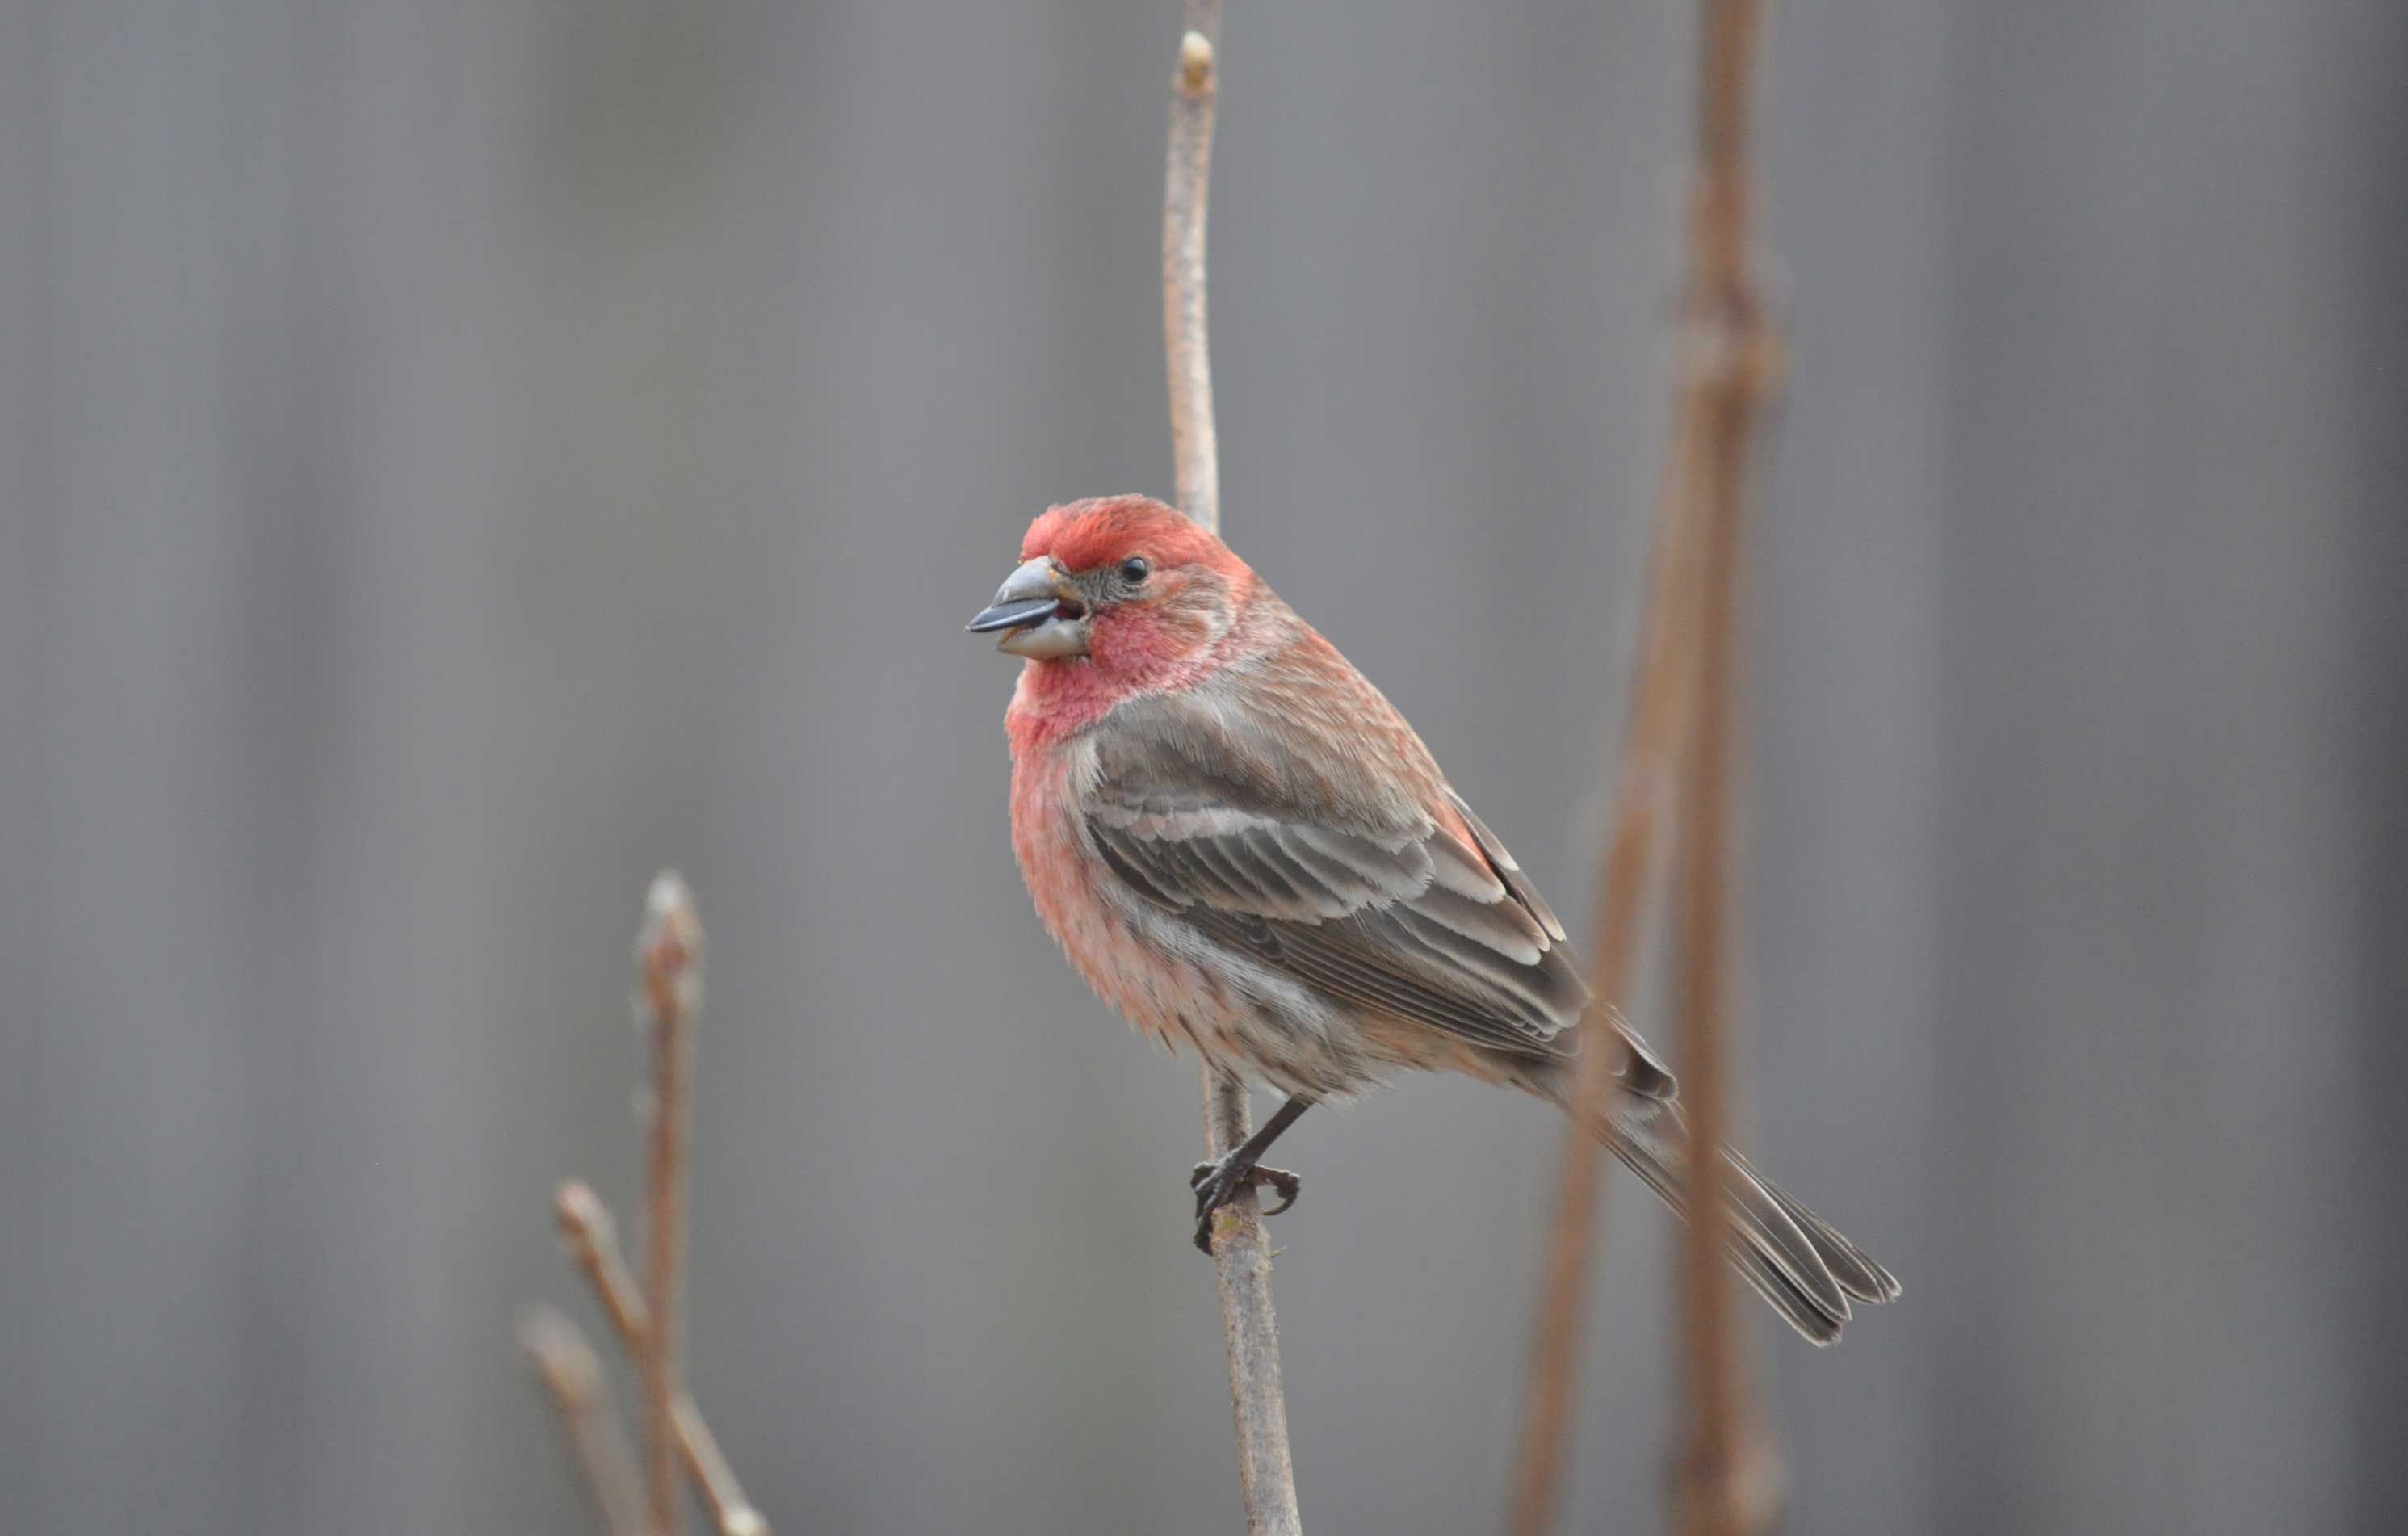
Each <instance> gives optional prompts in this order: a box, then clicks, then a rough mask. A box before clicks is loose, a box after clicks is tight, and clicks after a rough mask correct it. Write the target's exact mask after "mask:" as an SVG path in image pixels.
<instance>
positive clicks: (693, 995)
mask: <svg viewBox="0 0 2408 1536" xmlns="http://www.w3.org/2000/svg"><path fill="white" fill-rule="evenodd" d="M645 908H646V915H645V922H644V929H643V932H642V933H641V934H640V935H639V936H638V938H637V940H636V955H637V959H638V963H639V964H640V965H641V967H642V969H643V999H644V1008H645V1012H646V1013H647V1015H648V1019H647V1022H648V1024H649V1026H650V1028H651V1034H652V1136H651V1148H650V1156H648V1157H647V1159H646V1169H645V1178H644V1221H645V1231H644V1311H645V1314H646V1316H647V1318H648V1319H649V1325H650V1326H649V1327H647V1328H645V1330H644V1334H643V1348H642V1349H641V1350H639V1351H637V1352H636V1353H637V1358H638V1365H639V1368H640V1373H641V1374H642V1377H643V1383H644V1501H645V1506H646V1509H647V1511H648V1512H649V1514H650V1515H651V1519H652V1533H653V1536H676V1532H677V1531H678V1529H680V1528H681V1525H682V1523H683V1522H681V1520H680V1519H679V1518H678V1502H677V1500H678V1466H677V1458H678V1445H677V1442H678V1434H677V1402H678V1399H679V1398H680V1397H681V1396H682V1395H683V1384H682V1383H681V1381H680V1380H679V1363H678V1350H679V1346H680V1343H681V1339H680V1337H679V1334H680V1328H679V1318H678V1305H679V1300H678V1283H679V1279H680V1274H679V1271H680V1269H681V1266H682V1264H683V1261H684V1257H685V1171H686V1140H687V1127H688V1124H689V1121H690V1118H691V1115H692V1113H693V1105H692V1101H691V1085H690V1084H689V1083H688V1081H687V1078H688V1072H689V1069H690V1068H691V1066H692V1064H693V1060H694V1018H695V1012H697V1011H698V1010H699V1009H700V1007H701V1004H702V925H701V922H700V921H699V920H698V919H697V918H696V917H695V911H694V897H693V894H692V893H691V892H689V891H688V890H687V889H686V887H685V882H684V881H682V880H680V879H679V878H678V877H677V876H676V875H674V874H669V873H664V874H662V875H661V876H660V877H659V878H658V879H656V880H654V881H653V882H652V891H651V893H650V895H649V896H648V897H646V899H645Z"/></svg>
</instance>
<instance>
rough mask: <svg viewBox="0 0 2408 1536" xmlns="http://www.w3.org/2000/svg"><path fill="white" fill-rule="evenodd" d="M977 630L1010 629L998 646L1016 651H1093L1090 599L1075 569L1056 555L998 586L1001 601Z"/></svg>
mask: <svg viewBox="0 0 2408 1536" xmlns="http://www.w3.org/2000/svg"><path fill="white" fill-rule="evenodd" d="M967 627H968V630H969V631H970V633H971V634H973V635H986V634H992V633H994V632H995V631H996V630H998V629H1000V630H1002V631H1003V632H1004V634H1003V639H1000V640H997V641H996V650H998V651H1009V652H1011V653H1012V654H1014V655H1019V656H1033V657H1036V658H1039V659H1040V660H1041V659H1043V658H1045V657H1048V656H1082V655H1085V654H1086V653H1087V600H1086V598H1085V597H1084V596H1082V595H1081V593H1080V591H1079V588H1078V585H1077V583H1075V582H1073V581H1071V580H1070V573H1069V572H1068V571H1067V570H1064V569H1063V568H1062V567H1061V566H1060V565H1059V564H1057V563H1056V562H1055V561H1054V558H1053V557H1052V556H1051V555H1042V554H1040V555H1039V556H1038V557H1037V558H1036V559H1034V560H1031V561H1029V562H1028V563H1027V564H1026V565H1025V566H1023V567H1020V568H1019V569H1018V570H1015V571H1013V572H1012V573H1011V576H1009V577H1008V578H1006V579H1005V581H1004V583H1003V585H1002V586H1000V587H997V588H996V594H995V601H994V602H992V603H990V604H988V605H987V606H986V608H985V609H984V610H982V611H981V612H980V613H979V616H978V617H977V618H975V619H972V620H971V621H970V622H969V624H968V625H967Z"/></svg>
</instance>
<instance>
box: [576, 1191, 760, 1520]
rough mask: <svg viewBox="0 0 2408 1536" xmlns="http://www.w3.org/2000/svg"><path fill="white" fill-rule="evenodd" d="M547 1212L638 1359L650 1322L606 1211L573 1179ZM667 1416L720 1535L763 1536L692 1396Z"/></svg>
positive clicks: (756, 1516) (680, 1397)
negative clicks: (674, 1424)
mask: <svg viewBox="0 0 2408 1536" xmlns="http://www.w3.org/2000/svg"><path fill="white" fill-rule="evenodd" d="M553 1209H554V1211H555V1212H556V1213H557V1214H558V1216H559V1218H560V1230H561V1233H562V1235H563V1236H565V1237H566V1238H567V1240H568V1245H569V1250H570V1252H571V1253H573V1254H574V1255H575V1256H576V1258H577V1267H578V1269H579V1270H582V1271H583V1272H584V1275H585V1279H586V1282H587V1283H588V1284H589V1285H592V1286H593V1287H594V1295H595V1299H596V1300H598V1301H600V1302H601V1304H602V1311H603V1313H605V1314H606V1315H607V1316H609V1319H610V1326H611V1327H612V1328H616V1329H617V1330H618V1334H619V1341H620V1342H621V1343H622V1344H623V1345H624V1347H625V1349H626V1351H627V1353H628V1355H629V1356H630V1357H634V1358H637V1359H641V1358H643V1357H644V1349H645V1330H646V1328H647V1327H648V1326H649V1324H650V1323H651V1318H650V1316H649V1315H648V1313H646V1310H645V1307H644V1298H643V1293H642V1292H640V1291H638V1289H637V1288H636V1276H635V1273H634V1271H633V1270H629V1269H628V1268H627V1261H626V1259H625V1257H624V1256H622V1255H621V1254H620V1252H619V1237H618V1228H617V1224H615V1223H614V1222H612V1221H611V1219H610V1212H609V1208H608V1207H607V1206H605V1205H604V1204H603V1203H602V1198H601V1197H600V1196H598V1195H596V1194H595V1193H594V1190H593V1188H592V1187H591V1186H590V1185H588V1184H585V1183H584V1182H583V1181H581V1180H578V1179H571V1180H569V1181H568V1182H567V1183H566V1184H562V1185H561V1186H560V1192H559V1194H558V1195H557V1196H555V1197H554V1198H553ZM670 1412H671V1414H672V1416H673V1417H674V1418H675V1420H676V1422H677V1437H678V1449H679V1451H680V1453H681V1455H682V1457H683V1458H684V1461H685V1470H686V1475H687V1476H689V1477H691V1478H693V1479H694V1484H695V1487H697V1488H699V1489H700V1490H701V1491H702V1497H703V1501H704V1502H705V1503H707V1504H709V1505H710V1517H711V1520H712V1522H713V1523H714V1524H716V1525H717V1526H718V1528H719V1531H720V1536H769V1522H768V1520H767V1518H766V1517H765V1516H764V1515H763V1514H761V1512H760V1511H759V1510H757V1509H755V1508H754V1507H753V1502H752V1500H749V1499H747V1498H745V1497H744V1488H743V1486H742V1485H741V1484H739V1483H738V1482H737V1480H736V1472H735V1471H734V1469H732V1468H730V1467H729V1466H728V1464H727V1457H726V1456H725V1455H724V1454H723V1453H722V1452H721V1451H720V1449H719V1440H718V1437H716V1436H714V1435H713V1434H712V1433H711V1432H710V1424H709V1423H708V1422H706V1421H705V1420H704V1418H703V1416H702V1409H701V1408H700V1407H699V1406H697V1405H696V1404H695V1400H694V1397H693V1395H692V1394H691V1393H685V1392H681V1393H679V1394H678V1398H677V1401H676V1402H675V1403H674V1404H673V1405H672V1406H671V1409H670Z"/></svg>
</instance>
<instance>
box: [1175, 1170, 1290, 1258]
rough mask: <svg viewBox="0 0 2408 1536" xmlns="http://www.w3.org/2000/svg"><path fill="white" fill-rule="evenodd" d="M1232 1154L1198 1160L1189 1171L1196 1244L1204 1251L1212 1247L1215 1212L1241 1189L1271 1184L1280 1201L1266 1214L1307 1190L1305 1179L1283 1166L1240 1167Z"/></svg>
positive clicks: (1274, 1212)
mask: <svg viewBox="0 0 2408 1536" xmlns="http://www.w3.org/2000/svg"><path fill="white" fill-rule="evenodd" d="M1234 1156H1235V1155H1234V1154H1233V1155H1232V1156H1230V1157H1222V1158H1219V1159H1218V1160H1216V1161H1213V1162H1209V1163H1197V1165H1196V1170H1195V1171H1194V1172H1192V1173H1190V1174H1188V1175H1187V1184H1188V1187H1190V1188H1192V1189H1194V1190H1195V1191H1196V1246H1197V1248H1199V1249H1201V1250H1202V1251H1203V1252H1205V1253H1208V1254H1209V1253H1211V1251H1212V1213H1213V1212H1215V1211H1218V1210H1219V1209H1221V1207H1223V1206H1225V1205H1226V1204H1228V1203H1229V1202H1230V1201H1231V1200H1233V1199H1237V1197H1238V1191H1239V1190H1240V1189H1260V1188H1262V1187H1263V1186H1264V1185H1265V1184H1269V1186H1270V1187H1271V1188H1272V1189H1274V1190H1276V1191H1277V1192H1278V1194H1279V1203H1278V1204H1277V1205H1273V1206H1267V1207H1265V1208H1264V1210H1263V1214H1264V1215H1266V1216H1276V1215H1278V1214H1279V1213H1281V1212H1283V1211H1284V1210H1286V1209H1288V1207H1290V1206H1292V1205H1294V1204H1295V1203H1296V1198H1297V1196H1298V1195H1300V1194H1302V1193H1304V1181H1303V1180H1302V1179H1300V1178H1298V1177H1297V1175H1295V1174H1293V1173H1290V1172H1289V1171H1288V1170H1285V1169H1283V1168H1265V1167H1263V1166H1262V1165H1260V1164H1259V1163H1255V1164H1249V1165H1246V1166H1243V1167H1240V1165H1239V1164H1237V1163H1236V1162H1235V1161H1233V1160H1232V1158H1233V1157H1234Z"/></svg>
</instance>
